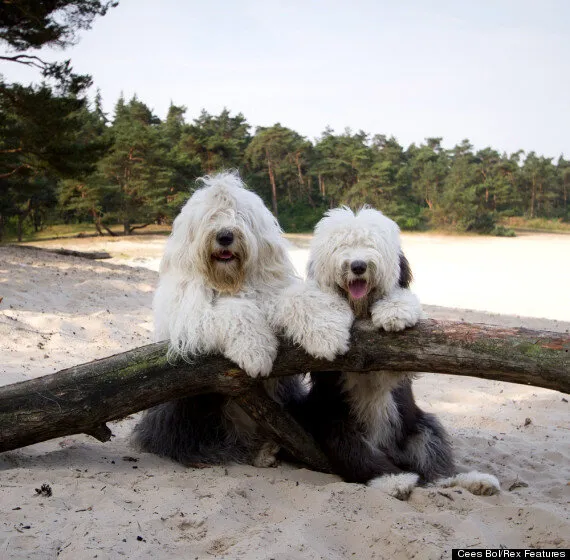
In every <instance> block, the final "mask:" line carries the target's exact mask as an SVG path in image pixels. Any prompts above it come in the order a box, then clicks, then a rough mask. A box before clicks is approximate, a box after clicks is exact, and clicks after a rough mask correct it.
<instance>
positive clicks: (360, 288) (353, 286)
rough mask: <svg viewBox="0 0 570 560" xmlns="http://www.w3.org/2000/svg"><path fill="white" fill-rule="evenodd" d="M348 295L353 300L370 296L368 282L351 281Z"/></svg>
mask: <svg viewBox="0 0 570 560" xmlns="http://www.w3.org/2000/svg"><path fill="white" fill-rule="evenodd" d="M348 293H349V294H350V297H351V298H352V299H362V298H363V297H364V296H366V294H368V282H366V280H351V281H350V282H349V283H348Z"/></svg>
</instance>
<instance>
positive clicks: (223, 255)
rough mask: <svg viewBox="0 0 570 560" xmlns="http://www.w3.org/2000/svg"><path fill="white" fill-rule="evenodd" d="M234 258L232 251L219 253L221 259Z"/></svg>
mask: <svg viewBox="0 0 570 560" xmlns="http://www.w3.org/2000/svg"><path fill="white" fill-rule="evenodd" d="M233 256H234V254H233V253H232V252H231V251H220V252H219V253H218V257H220V259H224V260H227V259H231V258H232V257H233Z"/></svg>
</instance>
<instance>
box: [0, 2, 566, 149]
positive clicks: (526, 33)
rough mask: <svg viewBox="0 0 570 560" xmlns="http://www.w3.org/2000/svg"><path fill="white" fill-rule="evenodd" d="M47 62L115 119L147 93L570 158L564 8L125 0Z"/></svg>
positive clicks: (154, 102) (193, 107)
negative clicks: (65, 63)
mask: <svg viewBox="0 0 570 560" xmlns="http://www.w3.org/2000/svg"><path fill="white" fill-rule="evenodd" d="M43 55H44V56H45V58H47V59H49V60H54V59H57V58H71V59H72V63H73V67H74V69H75V71H77V72H79V73H88V74H91V75H92V77H93V79H94V84H95V87H98V88H100V89H101V93H102V95H103V100H104V107H105V110H106V111H107V112H108V113H109V115H110V116H111V117H112V113H113V107H114V105H115V103H116V101H117V99H118V97H119V95H120V94H121V92H123V94H124V96H125V97H126V98H129V97H131V96H132V95H133V94H135V93H136V94H137V96H138V98H139V99H141V100H142V101H144V102H145V103H147V105H149V106H150V107H151V109H152V110H153V111H154V112H155V113H156V114H157V115H158V116H159V117H161V118H164V117H165V115H166V112H167V110H168V107H169V105H170V103H171V102H173V103H175V104H177V105H184V106H186V107H187V113H186V118H187V120H188V121H191V120H192V119H193V118H195V117H197V116H198V115H199V113H200V111H201V110H202V109H205V110H206V111H208V112H209V113H212V114H218V113H219V112H220V111H221V110H222V109H223V108H224V107H227V108H228V109H229V110H230V111H231V112H232V113H237V112H241V113H243V114H244V115H245V117H246V118H247V120H248V122H249V123H250V124H251V125H252V127H255V126H270V125H272V124H275V123H276V122H279V123H281V124H282V125H283V126H288V127H290V128H292V129H294V130H296V131H297V132H299V133H300V134H302V135H304V136H306V137H308V138H310V139H314V138H316V137H318V136H320V134H321V133H322V131H323V130H324V129H325V127H327V126H330V127H332V128H333V129H334V130H335V131H337V132H342V131H343V130H344V129H345V128H346V127H350V128H351V129H352V130H353V131H357V130H360V129H362V130H364V131H366V132H369V133H371V134H385V135H387V136H391V135H393V136H395V137H396V138H397V139H398V141H399V142H400V143H402V144H404V145H405V146H407V145H409V144H410V143H412V142H415V143H420V142H422V141H423V140H424V139H425V138H427V137H437V136H441V137H443V139H444V142H443V144H444V146H446V147H452V146H453V145H454V144H456V143H458V142H460V141H461V140H462V139H464V138H468V139H469V140H470V141H471V142H472V143H473V144H474V146H475V147H476V148H484V147H486V146H492V147H493V148H496V149H498V150H499V151H501V152H503V151H506V152H509V153H510V152H514V151H516V150H519V149H523V150H525V151H526V152H529V151H533V150H534V151H536V152H537V153H539V154H542V155H546V156H548V157H555V158H557V157H558V156H559V155H560V154H565V155H566V157H569V156H570V71H569V70H570V68H569V65H570V2H569V1H567V0H541V1H540V2H539V1H538V0H477V1H476V2H468V1H463V0H453V1H451V0H450V1H444V0H402V1H401V2H396V1H394V0H392V1H390V2H386V1H384V0H370V1H369V0H352V1H349V0H344V1H337V0H283V1H281V0H233V1H231V0H226V1H223V0H205V1H204V0H203V1H201V2H197V1H194V0H192V1H186V2H182V1H175V0H162V1H160V2H157V1H156V0H154V1H150V0H120V3H119V6H118V7H117V8H114V9H112V10H111V11H109V13H108V14H107V15H106V16H105V17H103V18H98V19H97V20H96V21H95V23H94V25H93V28H92V29H91V30H89V31H83V32H82V33H81V35H80V41H79V43H78V44H77V45H76V46H73V47H72V48H69V49H67V50H65V51H63V52H61V51H57V52H51V51H49V52H44V53H43ZM0 72H2V73H3V74H4V76H5V78H7V79H8V80H13V81H21V82H24V83H29V82H30V81H37V80H38V76H37V74H35V73H33V72H31V71H29V70H27V69H25V68H22V67H19V65H16V64H12V63H2V64H1V65H0Z"/></svg>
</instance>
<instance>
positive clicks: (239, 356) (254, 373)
mask: <svg viewBox="0 0 570 560" xmlns="http://www.w3.org/2000/svg"><path fill="white" fill-rule="evenodd" d="M276 354H277V352H276V351H273V349H268V348H263V347H259V346H257V347H255V346H250V347H247V346H246V345H243V346H242V347H239V348H238V347H233V348H227V349H226V351H225V352H224V356H225V357H226V358H229V359H230V360H231V361H232V362H235V363H236V364H237V365H238V366H239V367H240V368H241V369H243V371H245V372H246V373H247V374H248V375H249V376H250V377H253V378H255V377H259V376H261V377H267V376H268V375H269V373H270V372H271V370H272V369H273V360H274V359H275V356H276Z"/></svg>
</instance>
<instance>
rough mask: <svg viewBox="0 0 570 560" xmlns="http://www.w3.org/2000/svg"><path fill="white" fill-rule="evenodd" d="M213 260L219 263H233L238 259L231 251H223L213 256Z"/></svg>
mask: <svg viewBox="0 0 570 560" xmlns="http://www.w3.org/2000/svg"><path fill="white" fill-rule="evenodd" d="M212 258H213V259H215V260H217V261H218V262H231V261H233V260H234V259H236V258H237V257H236V256H235V254H234V253H232V252H231V251H229V250H228V249H223V250H222V251H218V252H216V253H214V254H213V255H212Z"/></svg>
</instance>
